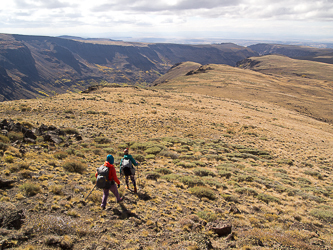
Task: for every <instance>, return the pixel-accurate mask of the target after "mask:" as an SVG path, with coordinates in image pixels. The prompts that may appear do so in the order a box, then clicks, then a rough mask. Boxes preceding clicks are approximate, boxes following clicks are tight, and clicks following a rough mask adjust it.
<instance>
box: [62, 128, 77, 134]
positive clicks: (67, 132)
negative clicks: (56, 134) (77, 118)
mask: <svg viewBox="0 0 333 250" xmlns="http://www.w3.org/2000/svg"><path fill="white" fill-rule="evenodd" d="M61 130H62V131H63V132H64V133H65V134H69V135H78V134H79V132H78V131H77V130H76V129H75V128H63V129H61Z"/></svg>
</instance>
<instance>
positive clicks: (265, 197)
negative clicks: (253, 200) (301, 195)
mask: <svg viewBox="0 0 333 250" xmlns="http://www.w3.org/2000/svg"><path fill="white" fill-rule="evenodd" d="M257 199H258V200H261V201H263V202H265V203H267V204H268V203H269V202H276V203H281V202H280V200H279V199H278V198H276V197H274V196H272V195H269V194H259V195H258V196H257Z"/></svg>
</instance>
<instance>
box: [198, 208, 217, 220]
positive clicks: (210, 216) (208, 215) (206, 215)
mask: <svg viewBox="0 0 333 250" xmlns="http://www.w3.org/2000/svg"><path fill="white" fill-rule="evenodd" d="M197 216H198V217H199V218H201V219H203V220H205V221H207V222H212V221H215V220H216V219H217V215H216V213H214V212H212V211H208V210H203V211H199V212H197Z"/></svg>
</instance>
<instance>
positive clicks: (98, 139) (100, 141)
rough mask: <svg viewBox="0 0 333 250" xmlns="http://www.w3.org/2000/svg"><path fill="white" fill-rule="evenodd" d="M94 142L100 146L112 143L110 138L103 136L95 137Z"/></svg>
mask: <svg viewBox="0 0 333 250" xmlns="http://www.w3.org/2000/svg"><path fill="white" fill-rule="evenodd" d="M94 141H95V142H96V143H98V144H105V143H110V142H111V140H110V139H109V138H106V137H102V136H98V137H95V139H94Z"/></svg>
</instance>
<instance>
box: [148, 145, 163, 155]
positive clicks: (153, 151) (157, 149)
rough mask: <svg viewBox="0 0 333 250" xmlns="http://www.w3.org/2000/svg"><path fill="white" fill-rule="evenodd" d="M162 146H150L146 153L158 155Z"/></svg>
mask: <svg viewBox="0 0 333 250" xmlns="http://www.w3.org/2000/svg"><path fill="white" fill-rule="evenodd" d="M161 150H162V148H160V147H157V146H154V147H151V148H148V149H146V150H145V153H146V154H152V155H156V154H158V153H159V152H161Z"/></svg>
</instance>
